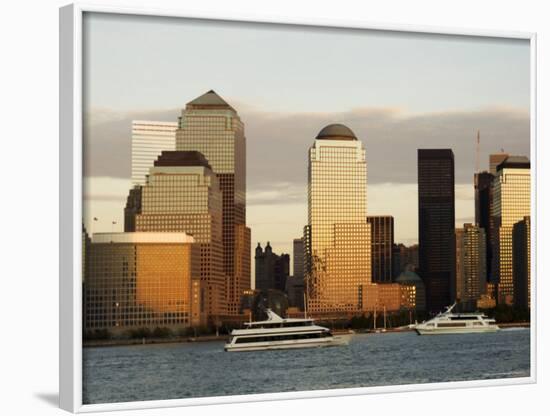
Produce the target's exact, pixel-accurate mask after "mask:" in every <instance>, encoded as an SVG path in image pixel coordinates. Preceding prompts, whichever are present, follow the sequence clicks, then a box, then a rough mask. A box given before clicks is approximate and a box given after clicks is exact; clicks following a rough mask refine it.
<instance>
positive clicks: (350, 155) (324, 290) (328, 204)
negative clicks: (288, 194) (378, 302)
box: [304, 124, 371, 314]
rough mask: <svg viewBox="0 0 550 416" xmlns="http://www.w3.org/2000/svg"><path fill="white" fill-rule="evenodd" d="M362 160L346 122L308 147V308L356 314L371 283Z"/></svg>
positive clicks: (325, 131) (360, 145) (361, 151)
mask: <svg viewBox="0 0 550 416" xmlns="http://www.w3.org/2000/svg"><path fill="white" fill-rule="evenodd" d="M370 238H371V236H370V224H368V223H367V163H366V158H365V148H364V147H363V143H362V142H361V141H359V140H357V137H356V136H355V134H354V133H353V132H352V131H351V130H350V129H349V128H348V127H346V126H344V125H341V124H332V125H329V126H327V127H325V128H323V129H322V130H321V132H320V133H319V134H318V135H317V137H316V139H315V142H314V143H313V146H312V147H311V148H310V150H309V165H308V225H307V226H306V227H305V233H304V239H305V240H304V246H305V251H306V254H305V257H306V259H305V265H306V287H307V289H306V291H307V306H308V311H309V312H312V313H318V314H321V313H341V312H352V313H353V312H358V311H360V310H361V309H362V304H361V302H362V292H363V290H364V289H365V287H366V285H368V284H370V283H371V251H370V250H371V241H370Z"/></svg>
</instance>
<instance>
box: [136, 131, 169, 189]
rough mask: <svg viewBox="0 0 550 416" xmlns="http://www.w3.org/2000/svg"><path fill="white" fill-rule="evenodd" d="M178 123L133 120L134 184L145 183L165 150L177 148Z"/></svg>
mask: <svg viewBox="0 0 550 416" xmlns="http://www.w3.org/2000/svg"><path fill="white" fill-rule="evenodd" d="M177 127H178V124H177V123H175V122H166V121H147V120H134V121H132V184H133V185H134V186H135V185H144V184H145V181H146V177H147V175H148V174H149V169H150V168H151V167H153V163H154V161H155V160H156V159H157V157H158V156H159V155H160V153H161V152H162V151H163V150H175V148H176V128H177Z"/></svg>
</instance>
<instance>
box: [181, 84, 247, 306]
mask: <svg viewBox="0 0 550 416" xmlns="http://www.w3.org/2000/svg"><path fill="white" fill-rule="evenodd" d="M176 150H186V151H192V150H196V151H199V152H201V153H202V154H203V155H204V156H205V157H206V159H207V160H208V163H209V164H210V166H211V167H212V171H213V172H214V173H215V174H216V176H217V178H218V182H219V186H220V190H221V192H222V195H223V199H222V202H223V217H222V223H223V224H222V225H223V227H222V230H223V270H224V273H225V276H226V277H225V280H226V287H225V296H226V303H227V312H228V314H230V315H235V314H238V313H239V309H240V301H241V299H240V298H241V296H242V293H240V292H241V289H242V288H245V287H246V288H250V283H251V282H250V268H249V267H242V266H243V265H244V263H245V262H246V260H247V259H249V258H250V245H246V244H245V242H246V241H249V239H250V229H249V228H248V227H246V139H245V136H244V125H243V123H242V121H241V119H240V118H239V115H238V114H237V112H236V111H235V109H234V108H233V107H231V106H230V105H229V104H228V103H227V102H225V101H224V100H223V99H222V98H221V97H220V96H219V95H218V94H216V93H215V92H214V91H212V90H210V91H208V92H207V93H206V94H203V95H201V96H200V97H198V98H195V99H194V100H193V101H190V102H188V103H187V105H186V107H185V110H183V111H182V115H181V117H180V118H179V124H178V129H177V131H176ZM237 239H240V240H241V241H236V240H237ZM241 243H242V244H241Z"/></svg>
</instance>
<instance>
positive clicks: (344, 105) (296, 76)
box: [84, 13, 530, 252]
mask: <svg viewBox="0 0 550 416" xmlns="http://www.w3.org/2000/svg"><path fill="white" fill-rule="evenodd" d="M121 19H122V21H123V22H124V24H122V25H121V24H120V22H121ZM159 28H160V30H159ZM115 31H116V36H110V34H113V33H114V32H115ZM189 33H193V35H194V37H195V39H197V41H196V42H191V43H189V42H188V43H186V49H185V54H174V53H163V51H165V50H177V46H176V43H177V42H179V40H181V39H186V38H187V35H188V34H189ZM251 33H254V35H255V36H256V37H251V36H250V34H251ZM214 34H215V35H216V36H214ZM220 34H222V36H220ZM257 36H260V37H261V42H259V41H258V38H257ZM219 38H223V39H224V45H222V46H223V47H222V46H220V45H219V44H218V43H216V42H215V39H219ZM136 39H140V40H141V41H140V42H136ZM84 40H85V43H86V45H87V47H86V51H87V53H86V56H85V61H84V62H85V67H87V68H93V71H85V74H84V81H85V85H89V86H91V85H93V88H87V89H86V91H87V94H85V97H84V98H85V100H84V111H85V138H86V144H85V155H86V158H87V160H86V161H85V172H84V173H85V177H86V179H85V181H86V185H85V203H86V207H87V213H88V218H86V222H87V226H88V229H89V231H90V232H94V231H105V232H110V231H113V230H114V231H116V230H120V224H122V214H121V207H123V206H124V203H125V198H126V195H127V189H128V188H129V186H128V181H129V178H130V172H131V166H130V156H129V155H130V152H131V145H130V143H131V140H130V138H131V123H132V120H158V121H166V122H175V121H176V120H177V117H178V115H179V114H180V112H181V110H182V108H184V106H185V103H186V102H187V101H188V100H190V99H192V98H194V97H197V96H199V95H200V94H202V93H204V92H205V91H207V90H209V89H214V90H216V91H217V92H218V94H220V95H221V96H222V97H224V99H225V100H226V101H228V102H230V103H231V105H232V106H233V107H234V108H236V109H237V110H238V112H239V115H240V117H241V119H242V121H243V122H244V123H245V124H246V126H247V127H246V128H247V138H248V143H247V145H248V148H247V160H248V163H247V173H248V175H247V176H248V178H247V181H248V182H247V206H248V212H247V217H248V218H247V222H248V224H249V226H250V227H251V229H252V238H251V242H252V244H251V246H252V249H253V248H254V246H255V243H256V242H258V241H267V240H269V241H271V244H272V246H273V247H274V249H275V250H276V251H278V252H291V248H292V240H293V238H295V237H296V236H299V235H301V227H302V225H303V224H305V223H306V221H307V218H306V216H305V213H304V208H305V207H306V203H307V201H306V196H305V195H306V185H307V184H306V170H305V167H304V163H303V162H304V156H303V155H304V154H305V153H306V152H307V149H308V147H309V145H310V138H311V137H314V136H315V134H317V132H318V131H319V129H321V128H322V127H323V126H325V125H327V124H330V123H335V122H339V123H343V124H345V125H346V126H348V127H350V128H351V129H352V130H353V131H354V132H355V133H356V134H357V136H358V137H359V138H360V139H361V140H362V141H363V143H364V145H365V147H366V149H367V152H368V154H369V155H371V156H370V157H369V156H368V160H367V162H368V163H369V184H370V185H369V191H370V192H369V200H368V205H369V213H370V214H372V215H392V216H394V218H395V230H396V234H395V241H396V242H403V243H405V244H407V245H409V244H413V243H415V242H417V240H418V238H417V212H416V208H415V205H416V204H415V201H416V160H415V159H416V149H417V148H418V147H431V148H434V147H435V148H452V149H453V152H454V153H455V158H456V184H457V189H456V195H457V203H456V219H457V224H456V225H457V226H460V225H461V224H463V223H464V222H473V221H474V210H473V204H472V203H471V202H472V201H473V198H474V193H473V187H472V186H471V184H472V182H473V174H474V171H475V135H476V132H477V130H481V144H480V159H481V160H482V161H485V160H487V159H488V156H489V154H490V153H495V152H498V151H499V150H500V149H501V148H504V149H505V151H506V152H508V153H510V154H525V155H528V154H529V153H530V151H529V97H528V90H529V88H528V86H529V44H528V42H526V41H519V40H512V39H496V38H479V37H460V36H441V35H423V34H411V33H390V32H380V31H356V30H355V31H354V30H339V29H327V28H310V27H308V28H305V27H301V26H296V27H294V26H282V25H261V24H251V26H250V27H248V25H239V24H235V23H228V22H207V21H189V20H187V19H166V18H150V17H147V18H145V17H139V16H116V17H114V16H108V15H97V14H93V13H92V14H89V15H88V16H87V18H86V19H85V26H84ZM257 44H262V45H264V46H263V47H262V48H258V47H257V46H256V45H257ZM236 45H238V46H236ZM265 45H268V46H265ZM341 45H346V46H345V47H341ZM204 50H208V51H210V52H211V53H209V54H204V52H201V51H204ZM229 51H230V52H229ZM268 51H269V53H268ZM299 51H302V54H300V53H298V52H299ZM303 51H307V53H306V54H305V55H304V54H303ZM327 51H328V52H330V54H331V56H333V59H335V60H337V61H338V62H354V65H350V66H345V71H346V76H345V77H341V76H340V73H339V72H338V71H331V70H330V69H329V68H330V67H331V65H328V66H326V65H325V64H324V63H325V58H326V54H327ZM228 54H230V55H231V56H230V57H228ZM270 54H271V55H270ZM161 56H162V58H163V59H160V57H161ZM248 56H254V57H255V60H254V64H255V65H250V61H249V59H248V58H247V57H248ZM270 56H277V57H278V59H277V60H276V61H274V60H273V59H272V58H270ZM113 59H114V60H115V61H113ZM223 59H227V62H231V65H226V66H224V71H218V70H217V69H216V68H218V62H221V61H223ZM194 60H200V62H203V63H204V64H202V63H201V65H196V66H195V65H189V62H193V61H194ZM204 60H206V61H204ZM212 60H214V61H212ZM216 60H217V61H216ZM434 60H436V61H437V65H435V64H434ZM140 62H141V63H143V62H146V63H147V64H146V65H142V64H140ZM287 62H293V65H292V71H288V68H287V66H288V65H287V64H286V63H287ZM209 63H211V65H210V64H209ZM430 63H432V64H433V65H430ZM113 67H116V68H118V70H117V71H115V72H113V71H112V68H113ZM197 68H200V71H198V70H197ZM212 68H214V69H215V71H218V73H216V72H215V71H213V70H212ZM285 68H287V69H285ZM222 72H223V77H221V76H220V74H221V73H222ZM275 72H276V73H277V77H275V78H273V77H269V74H272V73H275ZM183 73H185V74H186V78H185V79H186V80H189V79H192V80H193V81H192V82H186V81H182V79H181V78H180V76H181V74H183ZM226 79H227V80H229V79H230V80H231V82H227V81H225V80H226ZM136 85H137V86H140V87H139V88H135V86H136ZM130 86H132V88H129V87H130ZM259 86H261V88H259ZM419 91H421V92H422V93H421V94H419V93H418V92H419ZM395 149H399V151H395ZM380 155H383V156H384V157H380ZM483 165H484V164H483ZM483 165H482V166H483ZM388 166H391V169H388ZM487 169H488V166H487ZM395 201H400V203H398V204H396V203H395ZM401 202H403V203H401ZM405 207H407V208H409V207H412V209H405ZM93 217H97V218H99V220H100V221H98V222H96V223H92V221H91V219H92V218H93ZM289 218H292V219H295V221H292V222H291V221H288V219H289ZM112 221H116V222H117V224H115V225H114V226H113V225H112Z"/></svg>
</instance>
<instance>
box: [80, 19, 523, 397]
mask: <svg viewBox="0 0 550 416" xmlns="http://www.w3.org/2000/svg"><path fill="white" fill-rule="evenodd" d="M530 65H531V46H530V41H529V39H527V38H523V39H521V38H512V37H510V38H506V37H491V36H466V35H449V34H436V33H420V32H406V31H390V30H373V29H352V28H336V27H321V26H306V25H291V24H274V23H253V22H239V21H223V20H207V19H196V18H195V19H193V18H183V17H161V16H149V15H131V14H116V13H99V12H85V13H84V15H83V22H82V123H83V130H82V132H83V133H82V134H83V136H82V137H83V143H82V166H83V169H82V175H83V177H82V192H83V193H82V196H83V201H82V207H83V209H82V233H81V235H82V281H81V284H82V345H83V349H82V402H83V404H105V403H119V402H136V401H148V400H168V399H190V398H204V397H219V396H242V395H250V394H259V393H281V392H304V391H318V390H325V391H326V390H328V391H331V390H335V389H349V388H357V387H383V386H404V385H419V384H420V385H425V386H426V388H429V386H431V385H433V384H432V383H443V382H456V381H477V380H495V381H497V380H504V379H506V380H508V379H518V380H521V379H525V378H528V377H530V376H531V370H532V369H531V335H532V333H531V326H530V321H531V319H530V311H531V268H532V264H531V229H532V226H531V207H532V196H533V195H531V160H530V159H531V145H532V143H531V140H530V137H531V132H530V120H531V114H530V111H531V109H530V102H531V84H530V82H531V78H530V74H531V67H530Z"/></svg>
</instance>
